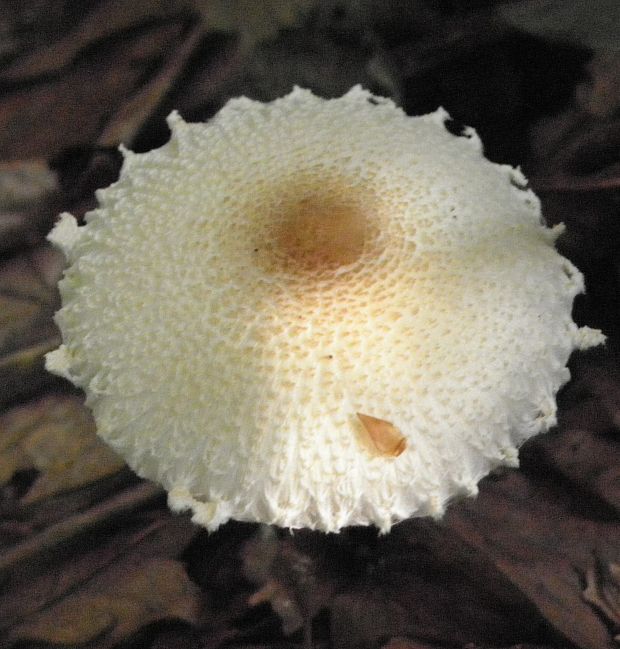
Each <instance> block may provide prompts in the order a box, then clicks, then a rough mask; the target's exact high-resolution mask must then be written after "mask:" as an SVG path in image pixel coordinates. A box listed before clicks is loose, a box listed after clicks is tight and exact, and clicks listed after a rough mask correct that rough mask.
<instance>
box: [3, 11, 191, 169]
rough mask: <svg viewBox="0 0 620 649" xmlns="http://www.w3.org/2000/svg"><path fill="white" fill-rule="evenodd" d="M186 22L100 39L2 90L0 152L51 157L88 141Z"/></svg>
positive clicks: (11, 156) (6, 156)
mask: <svg viewBox="0 0 620 649" xmlns="http://www.w3.org/2000/svg"><path fill="white" fill-rule="evenodd" d="M183 27H184V23H183V22H179V21H176V22H175V21H170V22H168V23H166V24H164V25H157V24H156V25H151V26H149V27H148V28H144V29H142V30H137V31H136V32H135V33H132V34H131V35H127V34H125V35H123V36H124V37H119V38H118V39H117V41H115V42H114V44H110V43H103V44H101V45H99V46H98V47H97V48H95V49H94V50H93V51H92V52H89V53H88V55H84V57H82V58H81V59H80V60H79V61H77V62H76V63H75V64H74V65H72V66H71V67H69V68H68V69H67V70H66V71H65V72H64V73H63V74H62V75H61V76H59V77H58V78H52V79H48V78H43V79H42V80H38V81H35V82H32V83H28V84H24V85H17V86H14V87H12V89H11V90H5V91H4V93H3V94H2V97H0V121H2V123H3V124H5V128H3V129H2V130H0V156H1V157H2V158H3V159H5V160H15V159H22V158H32V157H35V158H36V157H45V158H48V159H49V158H51V157H53V156H56V155H58V154H60V153H62V152H63V151H65V150H66V149H68V148H70V147H79V146H89V145H92V143H93V142H94V141H96V139H97V137H98V136H99V134H100V133H101V131H102V125H105V124H106V122H108V121H109V120H110V118H111V116H112V115H114V113H115V111H116V110H118V108H119V107H120V106H122V105H123V104H124V103H125V102H126V101H127V100H128V99H129V98H130V97H131V96H132V95H133V94H134V93H135V92H136V91H137V89H138V88H139V87H140V86H141V85H142V83H144V80H145V77H146V79H148V78H149V73H150V72H151V71H152V70H153V69H155V70H156V69H157V68H158V67H159V64H160V63H161V61H162V60H165V59H166V52H168V51H170V50H173V49H174V48H175V47H176V45H177V41H178V39H179V37H180V34H181V33H182V31H183Z"/></svg>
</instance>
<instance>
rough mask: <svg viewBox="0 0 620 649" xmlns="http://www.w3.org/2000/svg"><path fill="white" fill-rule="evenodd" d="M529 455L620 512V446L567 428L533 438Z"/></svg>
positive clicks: (585, 431) (607, 438)
mask: <svg viewBox="0 0 620 649" xmlns="http://www.w3.org/2000/svg"><path fill="white" fill-rule="evenodd" d="M529 452H530V453H532V454H536V455H537V456H538V460H539V461H541V460H542V461H545V462H547V463H548V464H549V465H550V466H552V467H553V468H554V469H556V470H557V471H559V472H560V473H561V474H562V475H563V476H564V477H565V478H566V479H567V480H569V481H570V482H571V483H572V484H574V485H576V486H578V487H580V488H581V489H583V490H584V492H587V493H590V494H592V495H594V496H597V497H598V498H600V499H601V500H602V501H603V502H605V503H607V504H608V505H610V506H611V507H614V508H615V509H616V510H618V511H620V445H619V444H618V443H617V441H614V440H612V439H610V438H609V437H608V436H605V435H602V434H597V433H595V432H592V431H589V430H581V429H577V430H574V429H568V430H561V431H558V432H556V433H554V434H551V435H544V436H542V437H541V438H539V439H536V440H534V441H533V443H532V445H531V450H530V451H529Z"/></svg>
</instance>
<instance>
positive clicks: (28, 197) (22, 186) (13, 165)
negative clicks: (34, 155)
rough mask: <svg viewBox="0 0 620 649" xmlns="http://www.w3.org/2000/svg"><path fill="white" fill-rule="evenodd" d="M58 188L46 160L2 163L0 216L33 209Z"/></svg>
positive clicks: (0, 172)
mask: <svg viewBox="0 0 620 649" xmlns="http://www.w3.org/2000/svg"><path fill="white" fill-rule="evenodd" d="M57 188H58V178H57V176H56V173H55V172H53V171H52V170H51V169H50V168H49V166H48V165H47V164H46V162H45V161H44V160H20V161H17V162H8V163H2V162H0V214H2V213H3V212H5V211H6V212H9V211H16V210H22V209H25V208H32V206H33V205H36V204H37V203H41V202H43V201H45V200H47V199H48V198H49V197H50V195H51V194H53V193H55V192H56V190H57ZM0 218H1V217H0ZM0 223H1V220H0Z"/></svg>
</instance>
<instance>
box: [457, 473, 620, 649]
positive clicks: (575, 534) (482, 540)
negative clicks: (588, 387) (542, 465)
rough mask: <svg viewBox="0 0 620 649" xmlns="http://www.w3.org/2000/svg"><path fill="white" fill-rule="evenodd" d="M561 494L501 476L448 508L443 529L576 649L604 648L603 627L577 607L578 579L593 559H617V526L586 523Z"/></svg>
mask: <svg viewBox="0 0 620 649" xmlns="http://www.w3.org/2000/svg"><path fill="white" fill-rule="evenodd" d="M577 502H578V501H574V500H573V499H572V498H571V496H570V495H569V493H567V492H566V490H565V489H564V488H562V487H561V486H558V485H554V484H553V483H543V482H539V481H536V482H534V481H530V480H528V478H527V477H526V476H525V475H523V473H521V472H517V471H506V472H505V473H503V474H502V475H501V476H495V477H494V478H491V479H487V480H484V481H483V482H482V483H481V489H480V495H479V496H478V498H477V499H476V500H474V501H465V502H463V503H460V504H459V505H458V506H454V507H452V508H450V509H449V511H448V515H447V518H446V524H447V525H448V526H449V527H450V528H451V529H452V530H453V531H454V532H456V533H457V534H458V535H459V536H460V537H461V538H462V539H463V541H464V542H466V543H468V544H470V545H472V546H473V547H476V548H478V549H480V550H481V551H482V552H484V553H485V554H486V555H487V556H488V557H489V558H490V559H492V560H493V561H494V563H495V565H496V566H497V567H498V568H499V569H500V570H501V571H502V572H503V573H504V574H505V575H506V576H507V577H508V578H509V579H510V580H511V581H512V582H513V583H514V584H515V585H516V586H518V587H519V588H520V589H521V590H522V591H523V592H524V593H526V594H527V596H528V597H529V599H530V600H531V601H532V602H533V603H534V604H535V605H536V606H537V608H538V609H539V610H540V612H541V613H542V614H543V616H544V617H545V618H546V619H547V620H548V622H549V623H550V624H551V625H552V626H553V627H555V629H557V630H558V631H559V632H560V633H562V634H563V635H564V636H565V637H566V638H568V639H569V640H570V641H571V642H573V643H574V644H575V645H577V646H578V647H582V648H583V649H612V647H614V641H613V638H612V637H611V635H610V633H609V630H608V628H607V626H606V624H605V623H604V622H603V620H602V619H601V618H600V617H599V616H598V615H597V614H596V613H595V612H594V611H593V610H592V608H591V607H590V606H589V605H588V604H587V603H586V602H584V601H583V598H582V584H581V575H585V574H586V573H587V572H588V570H589V568H590V567H591V566H592V563H593V557H594V556H596V555H600V556H606V557H609V560H610V561H618V560H620V525H618V523H617V521H610V522H605V521H603V520H598V519H597V518H590V517H588V515H587V514H589V513H591V512H590V511H589V510H588V509H587V508H586V507H584V508H583V511H581V510H580V509H579V508H578V507H577Z"/></svg>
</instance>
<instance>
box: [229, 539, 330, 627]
mask: <svg viewBox="0 0 620 649" xmlns="http://www.w3.org/2000/svg"><path fill="white" fill-rule="evenodd" d="M242 559H243V568H244V572H245V574H246V576H247V578H248V579H249V580H250V581H251V582H253V583H255V584H257V585H258V586H259V588H258V590H257V591H256V592H255V593H254V594H253V595H252V596H251V597H250V598H249V600H248V603H249V604H250V606H256V605H258V604H262V603H264V602H268V603H269V604H271V607H272V609H273V610H274V612H275V613H276V614H277V615H278V616H279V618H280V620H281V622H282V629H283V631H284V633H285V634H286V635H290V634H291V633H293V632H295V631H297V630H298V629H301V628H304V629H305V633H306V637H307V638H309V637H310V629H311V624H312V619H313V618H314V616H315V615H316V614H317V613H318V611H319V609H320V608H322V607H324V606H326V605H327V603H328V602H329V600H330V598H331V596H332V594H333V591H334V588H335V586H336V584H335V582H334V581H333V580H330V579H328V578H327V576H326V575H325V574H324V573H322V571H321V567H320V565H319V562H317V557H316V556H312V555H311V554H309V553H306V552H303V551H302V550H301V549H300V548H299V547H296V545H295V543H294V541H293V539H292V538H290V539H279V538H278V536H277V534H276V533H275V531H274V529H273V528H271V527H267V526H262V527H261V528H260V531H259V533H258V534H257V535H256V536H255V537H254V538H252V539H250V540H249V541H247V542H246V544H245V546H244V548H243V552H242Z"/></svg>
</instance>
